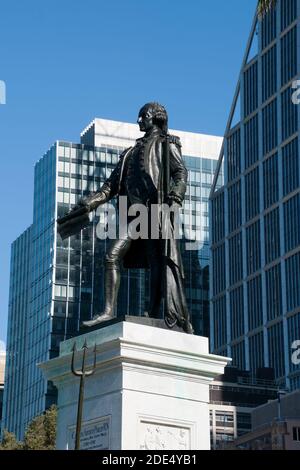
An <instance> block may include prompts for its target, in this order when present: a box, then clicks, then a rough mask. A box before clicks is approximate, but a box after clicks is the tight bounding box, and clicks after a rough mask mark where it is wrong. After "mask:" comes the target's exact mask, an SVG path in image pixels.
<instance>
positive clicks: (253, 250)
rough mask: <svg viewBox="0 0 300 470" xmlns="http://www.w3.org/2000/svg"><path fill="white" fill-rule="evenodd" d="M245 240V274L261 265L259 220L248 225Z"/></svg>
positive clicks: (256, 269)
mask: <svg viewBox="0 0 300 470" xmlns="http://www.w3.org/2000/svg"><path fill="white" fill-rule="evenodd" d="M246 241H247V274H248V276H250V274H253V273H255V272H256V271H258V270H259V269H260V267H261V260H260V221H259V220H258V221H257V222H255V223H254V224H252V225H250V226H249V227H247V229H246Z"/></svg>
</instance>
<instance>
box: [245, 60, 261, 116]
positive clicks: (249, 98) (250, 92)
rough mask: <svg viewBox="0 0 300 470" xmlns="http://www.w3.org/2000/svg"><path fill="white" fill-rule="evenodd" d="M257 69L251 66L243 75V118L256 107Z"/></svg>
mask: <svg viewBox="0 0 300 470" xmlns="http://www.w3.org/2000/svg"><path fill="white" fill-rule="evenodd" d="M257 72H258V67H257V62H255V63H254V64H253V65H251V66H250V67H249V68H248V69H247V70H246V71H245V74H244V112H245V116H244V117H246V116H248V115H249V114H251V113H253V111H255V109H256V108H257V105H258V83H257V82H258V74H257Z"/></svg>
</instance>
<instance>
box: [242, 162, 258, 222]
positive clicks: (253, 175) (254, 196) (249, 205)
mask: <svg viewBox="0 0 300 470" xmlns="http://www.w3.org/2000/svg"><path fill="white" fill-rule="evenodd" d="M245 198H246V220H247V221H248V220H250V219H253V217H255V216H256V215H257V214H259V167H256V168H255V169H254V170H252V171H251V172H250V173H248V174H247V175H246V176H245Z"/></svg>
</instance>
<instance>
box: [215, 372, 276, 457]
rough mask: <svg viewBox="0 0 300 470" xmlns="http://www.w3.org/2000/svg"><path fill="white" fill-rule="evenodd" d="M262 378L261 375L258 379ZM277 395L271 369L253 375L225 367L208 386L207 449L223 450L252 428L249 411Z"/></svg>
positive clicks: (250, 412)
mask: <svg viewBox="0 0 300 470" xmlns="http://www.w3.org/2000/svg"><path fill="white" fill-rule="evenodd" d="M261 377H264V378H261ZM275 398H277V387H276V384H275V381H274V372H273V370H272V369H266V370H265V369H261V370H259V371H258V373H257V375H256V376H255V377H252V376H251V374H250V373H249V372H247V371H239V370H238V369H237V368H234V367H226V368H225V373H224V375H222V376H220V377H217V378H216V379H215V380H214V381H213V383H212V384H211V385H210V404H209V413H210V440H211V449H214V450H217V449H223V448H224V447H225V446H226V445H227V444H228V443H229V442H232V441H234V440H236V439H237V438H239V437H241V436H243V435H244V434H248V433H249V432H250V431H251V429H252V412H253V410H254V409H255V408H256V407H258V406H259V405H262V404H264V403H266V402H267V401H268V400H274V399H275Z"/></svg>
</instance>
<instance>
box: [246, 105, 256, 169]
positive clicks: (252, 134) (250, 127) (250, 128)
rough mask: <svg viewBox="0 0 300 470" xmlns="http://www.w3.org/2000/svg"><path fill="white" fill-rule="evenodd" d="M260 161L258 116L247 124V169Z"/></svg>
mask: <svg viewBox="0 0 300 470" xmlns="http://www.w3.org/2000/svg"><path fill="white" fill-rule="evenodd" d="M257 160H258V115H257V114H256V115H255V116H254V117H253V118H251V119H250V120H249V121H247V123H246V124H245V167H246V169H247V168H248V167H249V166H251V165H253V164H254V163H255V162H257Z"/></svg>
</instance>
